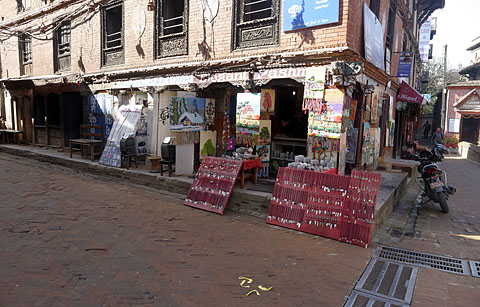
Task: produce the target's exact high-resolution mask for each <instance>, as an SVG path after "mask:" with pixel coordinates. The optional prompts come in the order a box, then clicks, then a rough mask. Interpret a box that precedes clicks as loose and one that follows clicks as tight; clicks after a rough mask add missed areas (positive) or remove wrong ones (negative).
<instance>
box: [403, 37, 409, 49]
mask: <svg viewBox="0 0 480 307" xmlns="http://www.w3.org/2000/svg"><path fill="white" fill-rule="evenodd" d="M402 51H403V52H405V51H408V39H407V35H406V34H403V47H402Z"/></svg>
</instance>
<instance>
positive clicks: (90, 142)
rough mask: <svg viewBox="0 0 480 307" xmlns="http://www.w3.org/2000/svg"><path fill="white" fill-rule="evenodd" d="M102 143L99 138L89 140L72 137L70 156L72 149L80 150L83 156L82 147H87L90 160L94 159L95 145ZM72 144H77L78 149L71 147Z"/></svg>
mask: <svg viewBox="0 0 480 307" xmlns="http://www.w3.org/2000/svg"><path fill="white" fill-rule="evenodd" d="M99 144H103V141H101V140H90V139H72V140H70V158H71V157H72V153H73V151H81V152H82V157H83V147H84V146H85V147H87V148H88V149H89V151H90V156H91V159H92V162H93V161H95V145H99ZM72 145H79V146H80V149H78V148H73V146H72Z"/></svg>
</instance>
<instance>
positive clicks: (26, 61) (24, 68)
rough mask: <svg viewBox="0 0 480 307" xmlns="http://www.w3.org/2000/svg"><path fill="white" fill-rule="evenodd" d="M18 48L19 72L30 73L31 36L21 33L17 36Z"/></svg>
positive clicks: (22, 73)
mask: <svg viewBox="0 0 480 307" xmlns="http://www.w3.org/2000/svg"><path fill="white" fill-rule="evenodd" d="M19 50H20V74H21V75H30V74H31V73H32V37H31V36H30V35H28V34H23V35H22V36H20V38H19Z"/></svg>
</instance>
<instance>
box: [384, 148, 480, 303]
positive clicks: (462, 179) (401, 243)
mask: <svg viewBox="0 0 480 307" xmlns="http://www.w3.org/2000/svg"><path fill="white" fill-rule="evenodd" d="M438 165H439V167H440V168H442V169H444V170H445V171H446V172H447V175H448V182H449V184H453V185H455V186H456V187H457V193H456V194H455V195H453V196H450V198H449V200H448V205H449V208H450V212H449V213H447V214H443V213H442V212H441V211H440V206H439V205H438V204H434V203H432V202H426V203H425V204H424V205H423V206H422V207H421V208H420V209H419V215H418V217H417V219H416V223H414V225H413V227H414V229H413V230H414V232H415V233H416V234H417V236H413V237H409V236H404V237H403V238H401V240H399V239H396V238H389V237H388V233H389V231H390V229H391V228H390V229H389V227H393V228H397V229H401V228H402V226H403V227H404V228H405V230H412V229H409V228H410V227H412V225H410V224H411V219H410V218H409V217H408V212H403V214H400V213H398V212H397V213H396V212H394V213H393V214H392V215H391V217H390V219H389V220H388V221H387V222H386V223H385V225H384V228H383V229H382V230H381V231H379V233H378V234H377V237H376V239H375V241H376V242H377V243H379V244H385V245H391V246H396V247H400V248H405V249H410V250H415V251H420V252H425V253H431V254H436V255H442V256H450V257H455V258H461V259H467V260H475V261H480V179H479V178H480V176H479V174H480V164H477V163H475V162H471V161H469V160H466V159H461V158H460V157H459V156H457V155H449V156H447V157H446V159H445V160H444V161H443V162H441V163H439V164H438ZM418 192H419V189H418V188H416V187H415V186H412V188H411V189H410V191H409V192H408V193H407V194H406V196H405V200H404V201H400V207H402V204H403V203H404V202H406V203H408V202H410V203H411V204H412V203H413V201H414V200H415V197H416V195H417V193H418ZM402 224H403V225H402ZM479 293H480V278H475V277H471V276H462V275H457V274H452V273H445V272H441V271H435V270H432V269H428V268H420V270H419V274H418V278H417V283H416V286H415V292H414V296H413V300H412V306H479V305H480V303H479V302H478V294H479Z"/></svg>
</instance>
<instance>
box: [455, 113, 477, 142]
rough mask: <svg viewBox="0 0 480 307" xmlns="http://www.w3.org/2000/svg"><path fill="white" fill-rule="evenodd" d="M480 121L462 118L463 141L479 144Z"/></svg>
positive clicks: (461, 138) (461, 137)
mask: <svg viewBox="0 0 480 307" xmlns="http://www.w3.org/2000/svg"><path fill="white" fill-rule="evenodd" d="M479 130H480V119H476V118H462V130H461V131H462V133H461V136H460V140H461V141H465V142H469V143H472V144H478V142H479Z"/></svg>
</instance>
